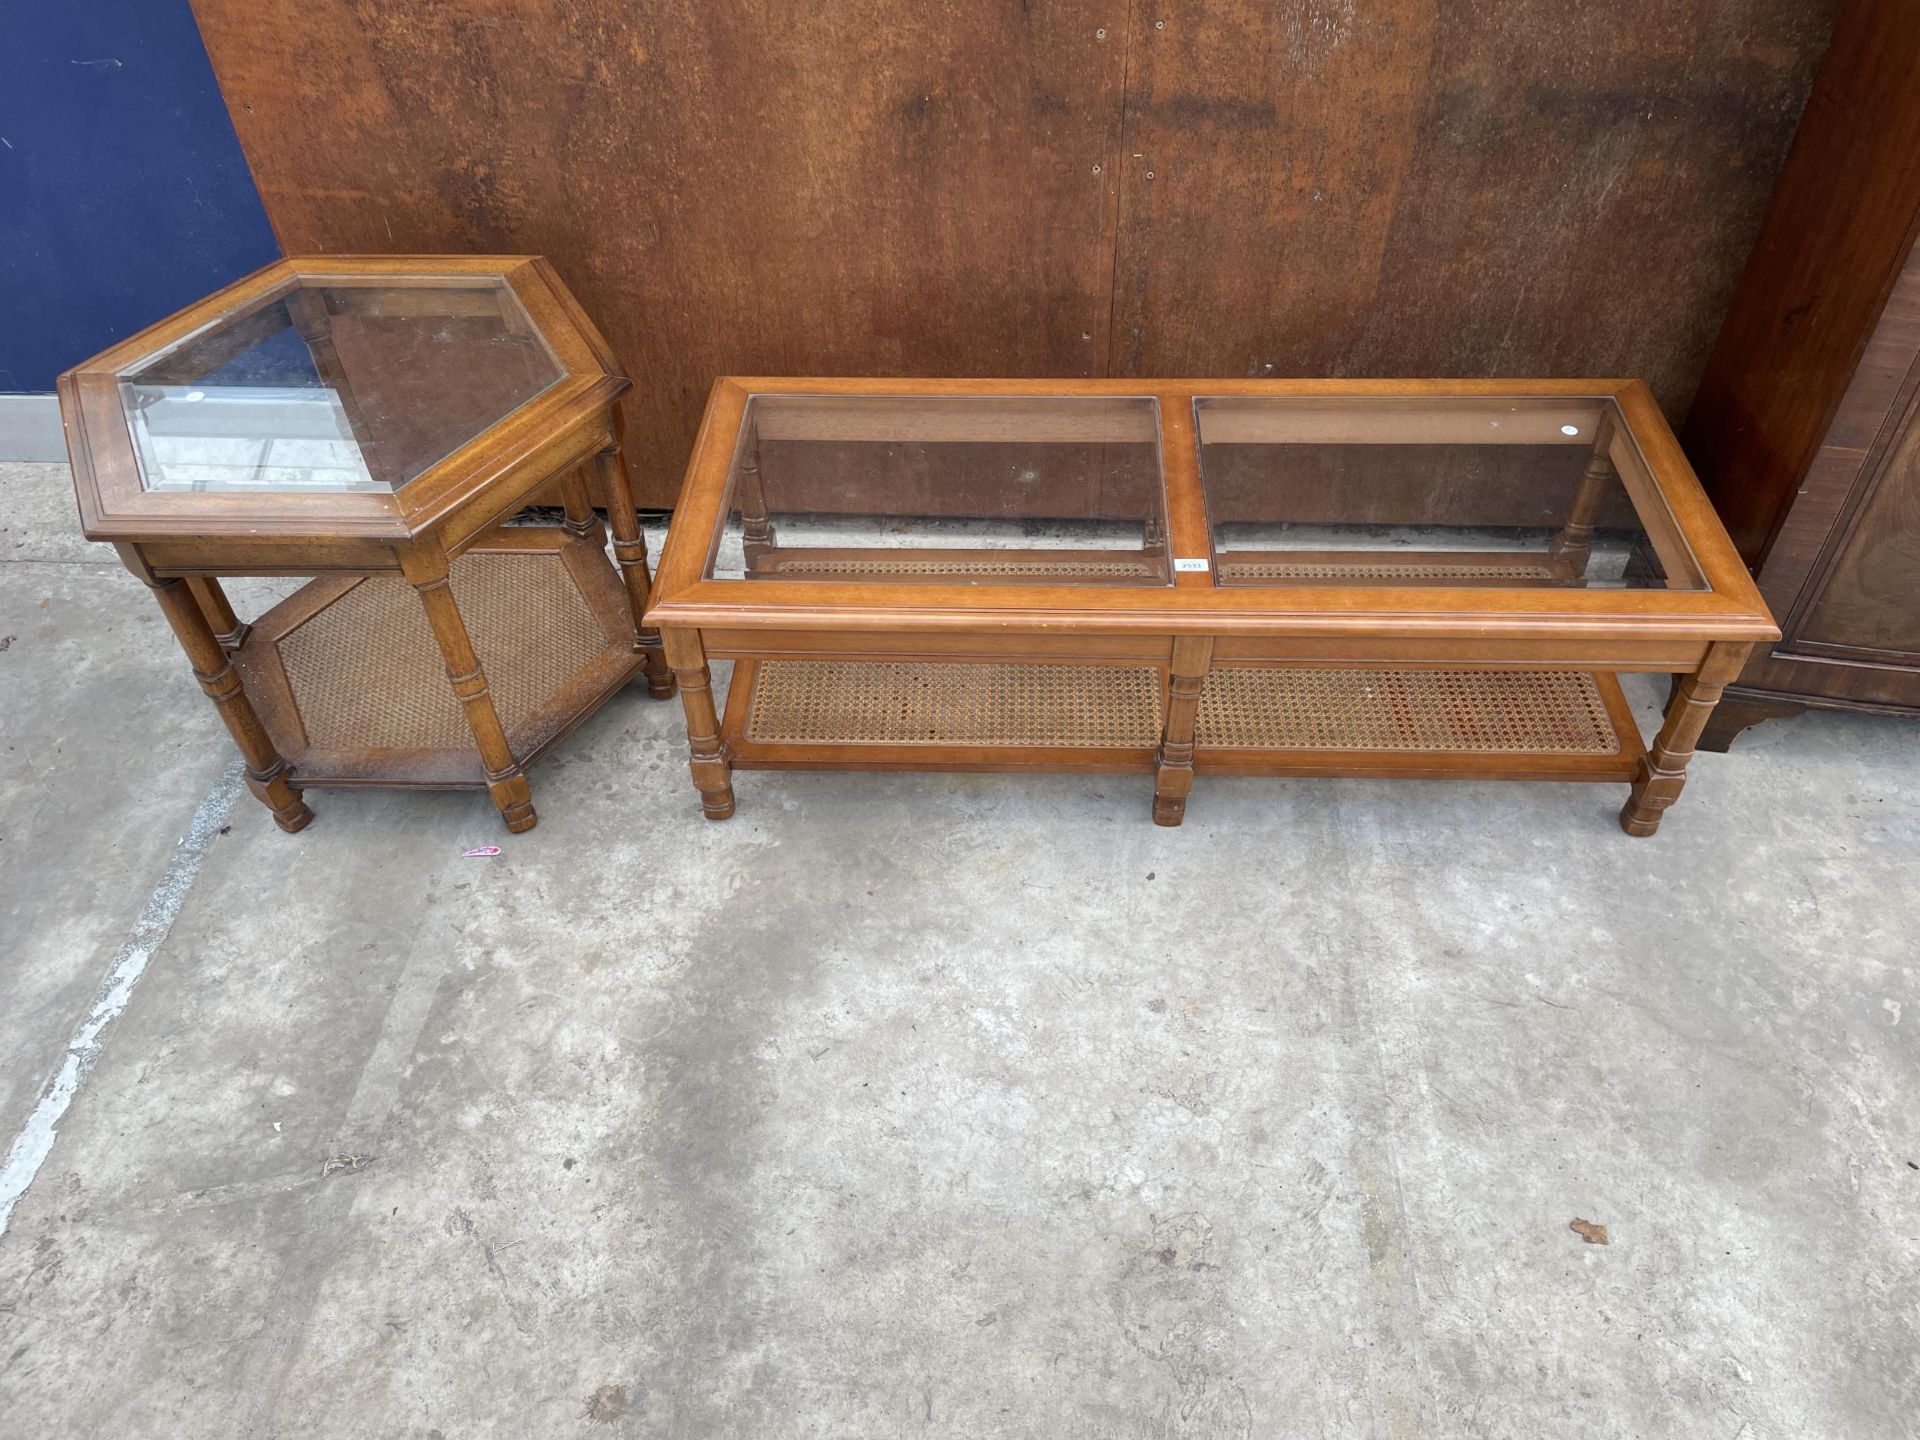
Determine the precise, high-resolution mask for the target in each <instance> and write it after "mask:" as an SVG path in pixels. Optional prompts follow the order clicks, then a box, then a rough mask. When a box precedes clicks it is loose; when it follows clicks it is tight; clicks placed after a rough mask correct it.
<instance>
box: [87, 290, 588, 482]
mask: <svg viewBox="0 0 1920 1440" xmlns="http://www.w3.org/2000/svg"><path fill="white" fill-rule="evenodd" d="M563 373H564V372H563V370H562V369H561V366H560V364H559V362H558V361H557V360H556V359H555V358H554V356H553V353H552V351H550V350H549V349H548V348H547V345H546V342H545V341H544V340H542V339H541V338H540V335H539V332H538V331H537V330H536V329H535V327H534V325H533V322H532V320H531V319H530V318H529V316H528V315H527V313H526V310H525V309H524V307H522V306H521V304H520V301H519V298H518V297H517V296H516V295H515V294H514V293H513V290H512V288H511V287H510V286H509V285H508V284H507V283H506V282H505V281H504V280H488V279H479V280H475V279H472V278H459V279H443V278H440V277H431V276H430V277H421V278H419V279H414V280H406V281H402V280H392V279H385V280H378V281H374V282H371V283H356V282H354V281H351V280H346V279H331V280H329V279H311V278H310V279H303V280H300V281H297V282H295V283H294V284H293V285H291V286H289V287H288V288H287V289H286V290H285V291H283V292H281V293H279V294H278V295H275V296H273V297H271V298H269V299H268V300H266V301H265V302H263V303H260V304H256V305H254V306H252V307H250V308H248V309H246V310H243V311H240V312H236V313H235V314H232V315H229V316H225V317H223V318H222V319H221V320H219V321H218V322H216V323H215V324H213V325H211V326H208V327H206V328H205V329H202V330H200V331H198V332H196V333H195V334H193V335H190V336H188V337H187V338H186V339H185V340H183V341H181V342H180V343H179V344H177V345H175V346H173V347H172V348H170V349H168V350H165V351H162V352H161V353H160V354H158V355H155V356H152V357H149V358H148V359H146V360H143V361H142V362H141V363H140V364H139V365H138V366H137V367H135V368H133V369H132V370H129V371H128V372H126V373H125V374H123V375H122V376H121V378H120V400H121V408H122V410H123V411H124V412H125V414H126V417H127V426H128V429H129V430H130V431H131V433H132V435H133V442H134V448H135V450H136V452H137V453H138V455H139V458H140V468H141V479H142V483H143V484H144V485H145V486H146V488H147V489H149V490H253V491H276V492H287V491H328V492H338V491H355V490H360V491H376V492H390V491H393V490H398V489H399V488H400V487H401V486H402V485H405V484H406V483H407V482H408V481H410V480H413V479H415V478H416V477H417V476H419V475H420V474H421V473H423V472H424V471H426V470H427V469H428V468H429V467H431V466H432V465H434V464H436V463H437V462H439V461H441V460H443V459H445V458H446V457H447V456H448V455H450V454H452V453H453V452H454V451H455V450H457V449H459V448H460V446H462V445H464V444H466V443H467V442H468V441H470V440H473V439H475V438H476V437H478V436H479V435H480V434H482V433H483V432H485V431H486V430H487V429H488V427H490V426H492V425H493V424H495V423H496V422H498V421H499V420H501V419H504V418H505V417H506V416H507V415H509V414H511V413H512V412H513V411H514V410H517V409H518V408H519V407H520V406H522V405H524V404H525V403H526V402H527V401H529V400H531V399H533V398H534V397H535V396H536V395H538V394H540V392H541V391H543V390H545V389H546V388H547V387H548V386H550V385H552V384H553V383H554V382H555V381H556V380H559V379H560V378H561V377H562V375H563Z"/></svg>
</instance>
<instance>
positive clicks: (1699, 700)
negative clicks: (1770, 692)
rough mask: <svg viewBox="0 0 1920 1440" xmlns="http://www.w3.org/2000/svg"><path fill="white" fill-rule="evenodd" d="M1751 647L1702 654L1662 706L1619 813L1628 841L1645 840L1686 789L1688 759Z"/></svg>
mask: <svg viewBox="0 0 1920 1440" xmlns="http://www.w3.org/2000/svg"><path fill="white" fill-rule="evenodd" d="M1752 648H1753V647H1752V646H1751V645H1715V646H1713V647H1712V648H1711V649H1710V650H1708V651H1707V658H1706V659H1705V660H1704V661H1703V662H1702V663H1701V666H1700V670H1699V672H1698V673H1697V674H1693V675H1682V676H1680V677H1679V680H1678V682H1677V683H1676V684H1675V685H1674V687H1673V698H1672V699H1671V700H1670V701H1668V703H1667V717H1666V720H1665V721H1664V723H1662V725H1661V726H1660V733H1659V735H1657V736H1656V737H1655V738H1654V742H1653V747H1652V749H1651V750H1649V751H1648V752H1647V758H1646V759H1645V760H1644V761H1642V762H1641V770H1640V778H1639V779H1638V780H1635V781H1634V782H1633V791H1632V793H1631V794H1630V795H1629V796H1628V797H1627V803H1626V805H1625V807H1624V808H1622V810H1621V811H1620V828H1621V829H1622V830H1625V831H1626V832H1627V834H1629V835H1651V834H1653V832H1654V831H1656V830H1658V829H1659V828H1660V817H1661V815H1662V814H1663V813H1664V812H1665V811H1666V809H1667V807H1668V806H1670V805H1672V804H1673V802H1674V801H1675V800H1678V799H1679V798H1680V791H1681V790H1682V789H1683V788H1684V787H1685V786H1686V783H1687V762H1688V761H1689V760H1691V759H1692V758H1693V750H1694V746H1695V745H1696V744H1697V743H1698V742H1699V739H1700V732H1701V731H1702V730H1703V729H1705V728H1706V724H1707V721H1708V720H1709V719H1711V718H1712V716H1713V707H1714V706H1715V705H1717V704H1718V703H1719V702H1720V692H1721V691H1722V690H1723V689H1724V688H1725V687H1726V684H1727V682H1728V681H1729V680H1731V679H1733V677H1734V676H1736V675H1738V674H1739V673H1740V667H1741V666H1742V665H1744V664H1746V661H1747V652H1748V651H1750V650H1751V649H1752Z"/></svg>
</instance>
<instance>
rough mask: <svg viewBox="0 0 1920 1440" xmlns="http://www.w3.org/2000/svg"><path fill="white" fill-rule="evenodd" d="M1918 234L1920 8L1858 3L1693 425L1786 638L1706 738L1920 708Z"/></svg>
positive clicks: (1718, 742)
mask: <svg viewBox="0 0 1920 1440" xmlns="http://www.w3.org/2000/svg"><path fill="white" fill-rule="evenodd" d="M1917 233H1920V15H1916V13H1915V12H1914V9H1913V7H1912V6H1910V5H1894V4H1878V3H1872V0H1849V3H1848V4H1847V5H1846V6H1845V8H1844V10H1843V13H1842V16H1841V19H1840V22H1839V24H1838V26H1837V28H1836V33H1835V42H1834V46H1833V49H1832V52H1831V54H1830V55H1829V56H1828V58H1827V60H1826V62H1825V64H1824V65H1823V67H1822V69H1821V73H1820V78H1819V81H1818V84H1817V86H1816V90H1815V95H1814V99H1813V101H1812V103H1810V104H1809V106H1808V107H1807V111H1806V115H1805V118H1804V119H1803V121H1802V123H1801V127H1800V133H1799V135H1798V136H1797V137H1796V139H1795V142H1794V147H1793V151H1792V155H1791V157H1790V158H1789V160H1788V163H1787V165H1786V167H1785V169H1784V170H1783V172H1782V174H1781V178H1780V189H1779V193H1778V195H1777V196H1776V198H1775V201H1774V205H1773V208H1772V211H1771V212H1770V214H1769V218H1768V221H1767V224H1766V227H1765V230H1764V232H1763V235H1762V239H1761V242H1760V244H1759V246H1758V247H1757V248H1756V250H1755V252H1754V257H1753V261H1752V263H1751V265H1750V266H1749V268H1748V271H1747V273H1746V275H1745V276H1744V277H1743V279H1742V281H1741V285H1740V288H1739V290H1738V292H1737V293H1736V296H1735V300H1734V304H1733V308H1732V310H1731V311H1730V312H1729V315H1728V318H1727V322H1726V328H1725V330H1724V332H1723V334H1722V336H1721V341H1720V344H1719V346H1718V348H1717V349H1716V351H1715V354H1714V360H1713V364H1712V366H1711V367H1710V368H1709V371H1708V374H1707V377H1706V380H1705V382H1704V384H1703V386H1702V389H1701V394H1700V399H1699V402H1698V404H1697V405H1696V407H1695V411H1694V415H1693V417H1692V419H1691V421H1690V422H1689V425H1688V427H1687V430H1686V438H1687V443H1688V448H1689V450H1690V452H1691V453H1692V455H1693V457H1694V459H1695V462H1696V463H1697V464H1698V466H1699V467H1700V471H1701V474H1702V476H1703V478H1704V479H1705V480H1706V482H1707V484H1708V486H1709V488H1710V489H1711V491H1712V493H1713V496H1714V499H1715V501H1716V502H1717V504H1718V505H1719V507H1720V509H1721V511H1722V513H1723V514H1724V515H1726V517H1727V519H1728V522H1729V524H1730V525H1731V527H1732V528H1733V531H1734V535H1735V538H1736V539H1737V540H1738V541H1739V543H1740V545H1741V548H1742V550H1743V551H1744V552H1746V553H1747V555H1748V556H1749V558H1758V559H1759V562H1760V568H1759V574H1758V579H1759V583H1760V587H1761V590H1762V593H1763V594H1764V595H1765V596H1766V598H1767V601H1768V603H1769V604H1770V605H1771V606H1772V608H1773V610H1774V612H1775V614H1777V615H1778V616H1779V617H1780V621H1781V628H1782V629H1783V630H1784V631H1785V632H1786V633H1785V638H1784V639H1783V640H1782V641H1781V642H1780V643H1779V644H1777V645H1772V646H1759V647H1756V649H1755V651H1754V653H1753V655H1752V657H1751V658H1750V660H1749V661H1748V663H1747V666H1746V668H1745V670H1744V671H1743V672H1742V674H1741V676H1740V677H1739V682H1738V684H1737V685H1736V686H1730V687H1729V688H1728V690H1727V692H1726V699H1724V700H1723V701H1722V704H1721V708H1720V711H1719V712H1717V717H1716V719H1715V720H1714V721H1712V722H1710V723H1709V725H1708V726H1707V727H1706V729H1705V730H1704V731H1703V734H1704V736H1705V737H1706V738H1704V739H1703V740H1702V742H1701V743H1702V744H1703V745H1707V746H1711V747H1714V748H1725V746H1726V744H1727V743H1728V742H1729V741H1730V740H1731V739H1732V738H1733V736H1734V735H1735V734H1737V733H1738V732H1739V731H1740V730H1741V729H1743V728H1744V727H1745V726H1746V725H1747V724H1752V723H1755V722H1756V721H1757V720H1759V719H1763V718H1767V717H1769V716H1776V715H1782V714H1793V713H1798V712H1799V711H1800V710H1803V709H1805V708H1806V707H1807V706H1808V705H1810V704H1812V705H1821V706H1831V707H1834V708H1842V709H1869V710H1872V711H1874V712H1876V713H1897V712H1899V711H1902V710H1904V711H1905V712H1907V713H1920V251H1917V249H1916V245H1915V237H1916V234H1917ZM1883 301H1884V303H1883Z"/></svg>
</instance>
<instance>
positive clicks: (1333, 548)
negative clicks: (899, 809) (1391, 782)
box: [646, 378, 1779, 835]
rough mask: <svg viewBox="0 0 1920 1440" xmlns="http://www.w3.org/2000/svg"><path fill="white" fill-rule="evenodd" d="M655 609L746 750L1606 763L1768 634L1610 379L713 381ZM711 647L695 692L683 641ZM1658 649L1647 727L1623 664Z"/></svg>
mask: <svg viewBox="0 0 1920 1440" xmlns="http://www.w3.org/2000/svg"><path fill="white" fill-rule="evenodd" d="M646 618H647V621H648V623H649V624H651V625H655V626H657V627H658V628H659V630H660V633H661V637H662V641H663V644H664V646H665V650H666V656H667V661H668V663H669V664H670V665H671V666H672V668H673V671H674V674H675V676H676V678H677V680H678V683H679V688H680V693H681V697H682V701H683V703H684V705H685V709H686V716H687V729H688V736H689V740H690V748H691V754H692V770H693V779H694V784H695V786H696V787H697V788H698V790H699V792H700V797H701V804H702V809H703V810H704V812H705V814H706V815H707V816H708V817H709V818H710V819H715V820H720V819H725V818H726V817H727V816H729V815H731V814H732V813H733V809H734V794H733V787H732V772H733V771H734V770H736V769H847V770H965V771H976V770H982V771H1087V772H1101V773H1113V772H1130V771H1137V772H1140V773H1143V774H1152V775H1153V777H1154V790H1153V794H1154V802H1153V817H1154V819H1155V820H1156V821H1157V822H1158V823H1160V824H1162V825H1177V824H1179V823H1180V821H1181V818H1182V816H1183V815H1184V813H1185V808H1186V802H1187V797H1188V794H1189V792H1190V791H1191V790H1192V787H1193V780H1194V776H1195V775H1196V774H1200V775H1206V774H1221V775H1325V776H1405V777H1418V778H1445V777H1460V778H1480V779H1488V778H1500V779H1516V780H1518V779H1550V780H1597V781H1613V782H1620V783H1624V784H1627V785H1629V786H1631V792H1630V795H1629V798H1628V800H1627V803H1626V807H1625V809H1624V810H1623V811H1622V813H1621V823H1622V825H1623V827H1624V828H1625V829H1626V831H1627V832H1628V833H1629V834H1632V835H1650V834H1652V833H1653V832H1654V830H1655V828H1656V827H1657V826H1658V825H1659V823H1660V818H1661V815H1662V813H1663V812H1664V811H1665V810H1666V808H1667V807H1668V806H1670V805H1671V804H1672V803H1673V802H1674V800H1675V798H1676V797H1677V796H1678V795H1679V794H1680V790H1681V787H1682V785H1683V784H1684V783H1685V779H1686V766H1687V761H1688V759H1689V758H1690V756H1691V754H1692V751H1693V747H1694V742H1695V740H1696V738H1697V737H1698V735H1699V733H1700V729H1701V726H1702V725H1703V724H1704V723H1705V721H1706V719H1707V716H1708V715H1709V714H1710V713H1711V711H1712V709H1713V706H1714V703H1715V702H1716V700H1717V699H1718V698H1719V695H1720V691H1721V687H1722V686H1723V685H1725V684H1726V683H1727V682H1728V681H1729V680H1731V679H1732V678H1733V677H1734V676H1735V675H1737V674H1738V673H1739V672H1740V667H1741V664H1742V663H1743V661H1744V659H1745V657H1746V655H1747V652H1748V650H1749V648H1750V647H1751V646H1752V645H1754V644H1755V643H1756V642H1761V641H1766V640H1769V639H1772V638H1775V637H1777V636H1778V634H1779V632H1778V630H1777V629H1775V627H1774V624H1773V621H1772V618H1771V617H1770V616H1769V615H1768V613H1767V609H1766V606H1765V604H1764V603H1763V602H1762V601H1761V599H1760V596H1759V594H1758V592H1757V591H1756V590H1755V588H1754V586H1753V584H1752V581H1751V580H1750V578H1749V576H1748V574H1747V571H1746V569H1745V567H1744V566H1743V565H1742V564H1741V562H1740V559H1739V557H1738V556H1737V555H1736V554H1735V552H1734V550H1733V547H1732V545H1731V544H1730V543H1729V542H1728V540H1727V537H1726V534H1725V532H1724V531H1723V530H1722V528H1721V526H1720V523H1719V521H1718V520H1717V519H1716V517H1715V515H1714V513H1713V510H1712V508H1711V506H1710V505H1709V504H1708V502H1707V500H1706V497H1705V496H1704V495H1703V494H1702V492H1701V490H1700V487H1699V484H1698V483H1697V482H1696V480H1695V479H1694V476H1693V473H1692V471H1691V470H1690V469H1689V467H1688V465H1687V461H1686V458H1685V456H1684V455H1683V454H1682V453H1681V451H1680V447H1679V445H1678V444H1677V442H1676V441H1675V440H1674V437H1673V434H1672V432H1671V431H1670V430H1669V429H1668V427H1667V424H1666V422H1665V420H1664V419H1663V418H1662V416H1661V414H1660V411H1659V409H1658V407H1657V406H1656V404H1655V403H1654V400H1653V398H1652V396H1651V395H1650V393H1649V392H1648V391H1647V389H1646V387H1645V386H1644V385H1642V384H1641V383H1640V382H1638V381H1635V380H1624V381H1623V380H1550V381H1532V380H1530V381H1465V380H1459V381H1441V380H1426V381H1348V380H1341V381H1205V382H1199V381H1193V382H1178V383H1174V382H1165V381H1146V382H1143V381H1128V380H1116V381H1010V380H975V381H956V380H925V381H915V380H817V379H754V378H727V379H722V380H720V381H719V382H718V383H717V384H716V385H715V386H714V389H713V392H712V395H711V398H710V400H709V402H708V406H707V412H706V417H705V421H704V423H703V425H702V427H701V431H700V437H699V441H698V443H697V446H696V449H695V452H694V455H693V458H692V462H691V465H690V467H689V470H688V474H687V480H686V484H685V488H684V490H683V492H682V495H681V497H680V504H679V507H678V509H677V510H676V511H675V514H674V519H673V524H672V527H671V531H670V533H669V537H668V540H667V543H666V546H665V548H664V550H663V552H662V556H661V561H660V567H659V572H658V575H657V578H656V582H655V588H654V591H653V599H652V602H651V604H650V606H649V608H648V611H647V616H646ZM714 659H731V660H734V661H736V662H737V664H736V668H735V670H734V675H733V681H732V686H731V689H730V692H729V695H728V698H727V705H726V714H725V718H724V719H722V718H721V717H720V716H719V715H717V713H716V710H715V705H714V699H713V691H712V687H711V683H710V674H709V668H708V665H709V661H711V660H714ZM1623 671H1655V672H1666V673H1670V674H1673V675H1675V676H1677V677H1678V679H1677V682H1676V684H1675V686H1674V690H1673V694H1672V698H1671V702H1670V704H1669V705H1668V707H1667V712H1666V717H1665V722H1664V724H1663V725H1662V726H1661V728H1660V731H1659V733H1658V735H1657V736H1656V737H1655V738H1654V741H1653V744H1652V746H1651V748H1650V749H1649V748H1647V747H1646V746H1645V744H1644V743H1643V741H1642V738H1641V736H1640V734H1639V732H1638V730H1637V728H1636V726H1635V724H1634V721H1633V718H1632V715H1631V713H1630V712H1629V709H1628V707H1627V704H1626V702H1625V700H1624V699H1623V697H1622V695H1621V691H1620V686H1619V683H1618V681H1617V680H1616V678H1615V676H1616V675H1617V674H1619V673H1620V672H1623Z"/></svg>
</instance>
